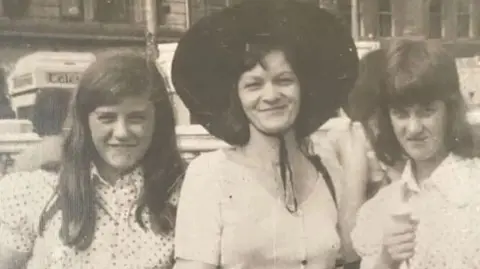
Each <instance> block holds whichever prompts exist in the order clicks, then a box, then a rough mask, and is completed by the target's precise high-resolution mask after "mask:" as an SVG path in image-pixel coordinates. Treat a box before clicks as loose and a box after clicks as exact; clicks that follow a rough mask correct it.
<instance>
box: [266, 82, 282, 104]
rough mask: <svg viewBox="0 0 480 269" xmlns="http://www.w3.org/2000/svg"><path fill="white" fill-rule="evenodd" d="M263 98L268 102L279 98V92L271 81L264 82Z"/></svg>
mask: <svg viewBox="0 0 480 269" xmlns="http://www.w3.org/2000/svg"><path fill="white" fill-rule="evenodd" d="M262 97H263V100H264V101H266V102H269V103H274V102H276V101H277V100H278V98H279V92H278V90H277V89H276V87H275V86H273V85H272V83H266V84H265V85H264V87H263V90H262Z"/></svg>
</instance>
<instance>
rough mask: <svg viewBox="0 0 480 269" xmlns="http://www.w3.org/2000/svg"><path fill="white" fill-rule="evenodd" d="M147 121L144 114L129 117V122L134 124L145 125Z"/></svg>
mask: <svg viewBox="0 0 480 269" xmlns="http://www.w3.org/2000/svg"><path fill="white" fill-rule="evenodd" d="M146 119H147V116H146V115H145V114H143V113H134V114H130V115H128V121H129V122H132V123H143V122H144V121H145V120H146Z"/></svg>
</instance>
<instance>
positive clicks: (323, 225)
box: [175, 150, 340, 269]
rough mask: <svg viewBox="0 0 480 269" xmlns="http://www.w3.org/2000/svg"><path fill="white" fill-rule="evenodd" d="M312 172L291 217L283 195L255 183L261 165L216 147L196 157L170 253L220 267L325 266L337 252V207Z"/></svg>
mask: <svg viewBox="0 0 480 269" xmlns="http://www.w3.org/2000/svg"><path fill="white" fill-rule="evenodd" d="M331 158H332V157H331ZM324 163H325V166H326V167H327V169H329V172H330V171H332V170H331V166H329V163H331V162H327V161H325V162H324ZM335 172H338V171H332V172H330V174H331V175H332V178H333V179H334V180H338V177H336V175H338V173H335ZM312 176H315V177H316V179H317V180H316V183H315V185H314V186H313V187H312V191H311V193H310V195H309V196H308V198H306V200H304V201H302V202H301V203H300V204H299V205H298V212H297V213H294V214H292V213H290V212H288V210H287V209H286V207H285V203H284V201H283V196H282V195H279V196H278V197H275V196H274V195H273V194H272V193H271V191H269V190H267V188H266V187H265V186H264V185H263V183H261V182H262V181H265V180H269V178H268V177H267V176H266V175H265V174H263V173H262V170H261V169H259V168H254V167H252V166H248V165H246V164H244V163H240V162H238V161H234V160H233V159H232V158H230V157H229V156H228V154H227V152H225V151H223V150H219V151H216V152H211V153H206V154H203V155H201V156H199V157H197V158H196V159H194V160H193V161H192V163H191V164H190V166H189V167H188V169H187V174H186V177H185V181H184V183H183V186H182V192H181V196H180V202H179V209H178V217H177V227H176V238H175V253H176V256H177V257H178V258H181V259H185V260H194V261H199V262H203V263H207V264H213V265H219V266H221V268H238V269H240V268H276V269H281V268H329V269H330V268H333V267H334V265H335V260H336V258H337V256H338V254H339V251H340V239H339V236H338V234H337V231H336V225H337V217H338V216H337V211H336V208H335V204H334V201H333V199H332V196H331V194H330V192H329V190H328V187H327V185H326V183H325V181H324V180H323V179H322V178H321V175H320V174H316V173H315V174H314V175H312ZM270 180H272V179H270ZM278 180H279V179H278ZM302 261H303V263H302Z"/></svg>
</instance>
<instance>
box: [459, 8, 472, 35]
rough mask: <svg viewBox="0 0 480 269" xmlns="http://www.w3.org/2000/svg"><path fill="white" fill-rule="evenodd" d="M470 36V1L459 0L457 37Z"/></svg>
mask: <svg viewBox="0 0 480 269" xmlns="http://www.w3.org/2000/svg"><path fill="white" fill-rule="evenodd" d="M469 34H470V0H457V37H468V36H469Z"/></svg>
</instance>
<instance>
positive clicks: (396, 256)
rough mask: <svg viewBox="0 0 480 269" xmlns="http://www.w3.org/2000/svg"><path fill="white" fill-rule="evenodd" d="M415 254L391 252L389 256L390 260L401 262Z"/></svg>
mask: <svg viewBox="0 0 480 269" xmlns="http://www.w3.org/2000/svg"><path fill="white" fill-rule="evenodd" d="M414 255H415V253H414V252H404V253H398V254H397V253H392V254H390V257H392V260H394V261H397V262H403V261H406V260H408V259H411V258H412V257H413V256H414Z"/></svg>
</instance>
